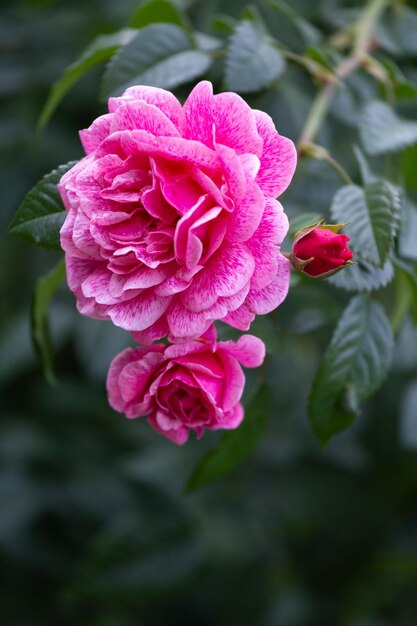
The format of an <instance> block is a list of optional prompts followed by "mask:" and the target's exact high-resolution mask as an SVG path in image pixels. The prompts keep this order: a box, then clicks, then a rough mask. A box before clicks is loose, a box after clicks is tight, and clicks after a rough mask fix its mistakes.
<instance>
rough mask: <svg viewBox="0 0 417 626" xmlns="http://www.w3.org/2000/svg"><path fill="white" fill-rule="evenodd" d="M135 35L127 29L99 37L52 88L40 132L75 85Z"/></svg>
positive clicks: (41, 116) (41, 117)
mask: <svg viewBox="0 0 417 626" xmlns="http://www.w3.org/2000/svg"><path fill="white" fill-rule="evenodd" d="M135 34H136V31H135V30H133V29H129V28H126V29H124V30H120V31H118V32H117V33H112V34H111V35H100V37H97V39H95V40H94V41H93V42H92V43H91V44H90V45H89V46H88V48H87V49H86V50H85V51H84V52H83V54H82V55H81V56H80V58H79V59H77V61H75V62H74V63H72V64H71V65H70V66H69V67H68V68H67V69H66V70H65V72H64V73H63V75H62V76H61V78H60V79H59V80H58V81H57V82H56V83H55V84H54V86H53V87H52V89H51V92H50V94H49V97H48V99H47V101H46V103H45V106H44V107H43V109H42V112H41V115H40V117H39V121H38V130H42V129H43V128H45V126H46V124H47V123H48V121H49V120H50V118H51V116H52V114H53V112H54V111H55V109H56V108H57V106H58V104H59V103H60V102H61V100H62V98H63V97H64V96H65V94H66V93H67V91H68V90H69V89H70V88H71V87H72V86H73V85H74V83H76V82H77V81H78V80H79V79H80V78H81V77H82V76H83V75H84V74H85V73H86V72H87V71H88V70H90V69H91V68H93V67H95V66H96V65H98V64H99V63H102V62H103V61H107V59H109V58H110V57H111V56H112V55H113V54H114V53H115V52H116V50H117V49H118V48H120V46H124V45H126V44H127V43H129V41H131V40H132V39H133V37H134V36H135Z"/></svg>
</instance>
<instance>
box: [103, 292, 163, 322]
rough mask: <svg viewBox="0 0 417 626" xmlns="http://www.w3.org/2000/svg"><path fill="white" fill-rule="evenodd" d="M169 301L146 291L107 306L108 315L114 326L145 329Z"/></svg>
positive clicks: (158, 315) (159, 314) (160, 313)
mask: <svg viewBox="0 0 417 626" xmlns="http://www.w3.org/2000/svg"><path fill="white" fill-rule="evenodd" d="M169 302H170V298H161V297H159V296H155V295H154V294H153V293H152V292H149V291H146V293H143V294H141V295H139V296H137V297H136V298H133V299H132V300H129V301H128V302H121V303H119V304H116V305H114V306H112V307H109V309H108V315H109V317H110V319H111V320H112V322H113V323H114V324H115V325H116V326H119V327H120V328H124V330H130V331H140V330H145V329H146V328H149V326H151V325H152V324H154V323H155V322H156V321H157V320H158V319H159V318H160V317H161V316H162V315H163V314H164V313H165V311H166V310H167V308H168V305H169Z"/></svg>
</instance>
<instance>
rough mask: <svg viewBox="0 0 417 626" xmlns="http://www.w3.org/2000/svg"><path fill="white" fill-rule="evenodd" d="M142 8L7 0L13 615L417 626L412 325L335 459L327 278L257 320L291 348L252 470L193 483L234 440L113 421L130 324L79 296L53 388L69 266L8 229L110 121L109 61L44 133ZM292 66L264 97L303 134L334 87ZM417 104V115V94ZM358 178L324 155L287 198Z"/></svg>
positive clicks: (1, 248)
mask: <svg viewBox="0 0 417 626" xmlns="http://www.w3.org/2000/svg"><path fill="white" fill-rule="evenodd" d="M137 4H138V2H137V1H136V0H118V1H117V2H114V1H113V0H88V2H87V1H86V0H84V1H83V0H71V1H70V0H25V1H23V0H14V1H12V0H10V1H8V0H2V4H1V19H0V53H1V54H0V105H1V116H0V163H1V166H0V177H1V183H0V189H1V192H0V194H1V211H0V224H1V235H0V236H1V244H0V285H1V294H2V295H1V298H0V414H1V422H0V468H1V469H0V510H1V512H0V562H1V567H0V624H1V625H2V626H9V625H12V624H13V626H49V625H51V626H52V625H53V626H61V625H62V626H66V625H68V626H75V625H76V626H139V625H145V626H148V625H152V626H159V625H160V626H162V625H166V624H170V625H171V626H176V625H178V626H180V625H181V626H188V625H190V626H195V625H196V624H199V625H200V626H223V625H224V626H226V625H227V626H235V625H236V626H414V625H415V624H417V454H416V451H417V348H416V346H417V331H416V329H415V328H413V327H412V325H411V323H406V324H405V326H404V328H403V330H402V331H401V336H400V340H399V344H398V346H397V351H396V356H395V364H394V369H393V372H392V374H391V376H390V379H389V381H388V382H387V383H386V384H385V385H384V387H383V388H382V390H381V391H380V392H379V393H378V394H377V396H376V397H375V398H374V399H373V400H372V401H371V402H369V403H368V404H367V406H366V408H365V411H364V412H363V414H362V416H361V418H360V420H359V421H358V422H357V424H355V425H354V427H352V428H350V429H349V430H348V431H347V432H346V433H345V434H344V435H341V436H339V437H337V438H336V439H335V440H334V441H333V442H332V443H331V444H330V446H329V447H328V448H327V449H326V450H325V451H322V450H320V449H319V447H318V445H317V443H316V441H315V439H314V437H313V434H312V432H311V429H310V426H309V424H308V420H307V414H306V398H307V393H308V390H309V386H310V384H311V380H312V377H313V375H314V372H315V369H316V367H317V364H318V362H319V358H320V355H321V354H322V353H323V350H324V348H325V346H326V344H327V342H328V340H329V338H330V335H331V330H332V327H333V325H334V323H335V322H336V320H337V318H338V316H339V315H340V313H341V311H342V309H343V305H344V304H345V303H346V301H347V299H348V298H347V297H345V295H344V294H343V293H340V292H336V291H335V290H334V289H332V288H331V287H328V288H326V289H325V290H324V291H323V288H322V286H320V288H318V287H317V285H316V284H314V283H313V281H310V282H307V281H306V282H305V283H302V284H301V285H299V286H297V288H296V289H294V290H293V291H292V292H291V294H290V296H289V297H288V299H287V301H286V302H285V303H284V304H283V305H282V306H281V307H280V308H279V310H277V311H276V312H275V313H274V314H273V315H271V316H269V318H268V319H267V320H266V321H265V320H264V321H262V322H261V323H260V327H259V332H260V334H262V336H263V337H264V338H265V339H266V340H267V341H268V345H269V347H270V348H271V349H272V350H273V354H271V355H270V356H269V358H268V362H267V382H268V385H269V386H270V389H271V393H272V394H273V408H272V410H271V412H270V416H269V423H268V430H267V433H266V436H265V437H264V439H263V441H262V442H261V444H260V445H259V447H258V449H257V451H256V453H255V454H254V455H253V456H252V457H251V458H250V459H249V460H248V461H247V462H245V463H244V464H243V465H242V466H240V467H239V468H238V469H237V470H235V471H234V472H233V473H232V474H230V475H229V476H226V477H224V478H222V479H221V480H219V481H218V482H216V483H214V484H212V485H211V486H208V487H206V488H202V489H201V490H199V491H195V492H192V493H186V492H184V485H185V484H186V482H187V479H188V477H189V475H190V473H191V472H192V469H193V468H194V467H195V465H196V463H197V462H198V460H199V459H200V458H201V456H202V455H203V453H204V452H205V451H206V450H208V449H209V448H212V447H213V446H214V445H215V443H216V441H217V440H218V435H216V434H213V433H208V434H206V436H205V438H204V439H203V441H202V442H195V441H191V442H190V443H189V444H187V446H185V447H183V448H177V447H176V446H174V445H173V444H172V443H170V442H169V441H166V440H163V439H162V438H160V437H159V436H158V435H157V434H156V433H154V432H153V431H152V430H151V429H150V428H149V427H148V426H147V425H146V424H145V423H144V422H141V421H140V420H137V421H134V422H129V421H127V420H125V419H124V418H123V417H122V416H120V415H118V414H116V413H114V412H113V411H112V410H111V409H110V408H109V407H108V406H107V402H106V396H105V385H104V381H105V375H106V372H107V368H108V365H109V362H110V360H111V359H112V358H113V356H114V355H115V354H116V353H117V352H118V351H119V350H121V349H122V348H123V347H124V346H125V345H127V342H128V341H129V338H127V337H126V333H123V332H122V331H119V330H118V329H116V328H114V327H113V326H112V325H111V324H107V323H103V322H96V321H92V320H89V319H85V318H81V316H79V315H78V314H77V313H76V310H75V302H74V300H73V297H72V296H71V294H69V292H68V291H67V290H66V289H65V288H63V289H61V290H60V292H59V294H58V295H57V297H56V298H55V299H54V303H53V305H52V307H51V311H50V319H51V325H52V334H53V343H54V350H55V360H56V371H57V375H58V379H59V384H58V386H56V387H55V388H51V387H50V386H48V385H47V383H46V382H45V381H44V379H43V377H42V374H41V372H40V369H39V366H38V364H37V362H36V358H35V356H34V353H33V350H32V345H31V340H30V332H29V317H30V300H31V293H32V290H33V288H34V285H35V283H36V280H37V278H39V276H40V275H41V274H42V273H44V272H46V271H47V270H48V269H49V268H51V267H52V266H53V265H54V263H55V262H56V260H57V258H58V255H57V254H55V253H52V252H45V251H42V250H38V249H35V248H32V247H30V246H29V245H27V244H25V243H24V242H21V241H19V240H17V239H15V238H10V237H8V236H7V234H6V229H7V225H8V223H9V222H10V220H11V218H12V216H13V214H14V212H15V211H16V209H17V206H18V205H19V202H20V201H21V200H22V198H23V196H24V195H25V193H26V192H27V191H28V189H29V188H30V187H31V186H32V185H33V184H34V183H35V182H36V181H37V180H38V179H39V178H40V177H41V176H42V175H43V174H44V173H45V172H48V171H50V170H51V169H53V168H54V167H55V166H56V165H57V164H59V163H64V162H66V161H68V160H70V159H74V158H79V157H80V156H81V154H82V153H81V147H80V144H79V141H78V136H77V131H78V129H79V128H83V127H85V126H87V125H88V124H89V123H90V122H91V120H92V119H93V118H94V117H96V116H97V115H98V114H100V113H102V112H104V105H103V104H99V102H98V97H97V91H98V85H99V77H100V73H101V70H100V69H98V70H93V71H92V72H90V73H89V74H88V75H87V76H86V77H85V78H83V79H82V80H81V81H80V83H79V84H78V85H77V86H76V87H75V88H74V89H73V90H72V91H71V92H70V93H69V95H68V96H67V97H66V99H65V101H64V103H63V104H62V105H61V106H60V107H59V110H58V112H57V114H56V115H55V116H54V118H53V120H52V121H51V123H50V125H49V126H48V127H47V129H46V131H45V132H44V134H43V135H42V136H40V137H36V135H35V125H36V121H37V117H38V115H39V113H40V110H41V108H42V105H43V103H44V101H45V99H46V96H47V94H48V91H49V88H50V86H51V84H52V83H53V81H54V80H56V79H57V77H58V76H59V75H60V74H61V72H62V71H63V69H64V68H65V67H66V66H67V65H68V64H69V63H70V62H71V61H73V60H74V59H75V58H76V57H77V56H78V55H79V54H80V52H81V51H82V49H83V48H84V47H85V46H86V45H87V44H88V43H89V42H90V41H91V39H92V38H93V36H95V35H96V34H99V33H103V32H111V31H113V30H116V29H118V28H121V27H123V25H124V24H126V21H127V18H128V16H129V14H130V13H131V12H132V11H133V10H134V9H135V8H136V6H137ZM359 4H360V3H359ZM182 5H183V6H184V7H185V8H186V9H187V11H188V15H189V17H190V19H191V20H192V22H193V23H194V25H195V26H196V27H198V28H199V29H200V30H203V31H205V32H212V33H214V34H215V31H213V30H211V23H212V19H213V15H214V14H215V13H222V14H227V15H230V16H239V15H240V14H241V12H242V10H243V8H244V2H242V1H239V0H226V1H223V0H222V1H221V2H220V0H217V1H216V0H205V1H204V2H200V1H198V2H183V3H182ZM292 6H294V7H295V8H297V10H298V11H299V12H300V13H301V14H302V15H303V16H304V17H305V18H306V19H308V20H311V21H312V22H313V23H314V24H315V26H317V27H318V28H320V29H321V30H323V32H324V33H331V32H332V31H334V29H335V27H336V26H337V23H338V19H339V16H340V15H342V13H343V11H348V10H349V7H350V5H349V3H346V2H338V1H337V0H321V1H317V2H315V3H312V2H308V1H307V0H298V1H297V2H294V3H292ZM268 24H269V27H270V28H271V30H272V31H273V33H274V34H275V36H277V37H278V38H282V39H283V40H285V38H286V37H287V39H288V37H289V38H291V36H292V37H293V39H294V42H295V44H294V45H295V47H296V43H297V41H298V39H297V37H296V35H294V33H293V34H291V32H290V29H289V28H287V26H286V25H285V23H284V22H281V20H280V19H276V20H275V22H274V21H273V20H270V21H268ZM415 37H416V38H417V31H416V32H415ZM285 43H287V44H289V45H291V40H290V41H289V42H288V41H285ZM411 57H412V55H411ZM405 71H406V72H407V76H408V77H409V78H410V79H414V78H415V77H416V76H417V60H416V59H415V58H414V59H413V58H406V59H405ZM290 72H292V75H291V81H290V80H289V79H287V78H284V79H283V80H282V83H281V84H278V85H277V87H276V89H275V90H274V91H272V92H271V91H268V92H267V93H260V94H258V95H256V96H253V97H251V98H249V99H248V101H249V102H250V104H251V105H253V106H256V107H257V108H262V109H264V110H267V111H268V112H269V113H270V114H271V115H272V116H273V117H274V119H275V121H276V123H277V127H278V129H279V130H280V131H281V132H283V133H284V134H286V135H288V136H290V137H292V138H293V139H296V138H297V136H298V134H299V132H300V129H301V126H302V123H303V121H304V119H305V116H306V113H307V111H308V109H309V106H310V105H311V99H312V95H313V94H314V92H315V87H314V86H313V85H312V84H311V81H310V79H309V78H308V77H306V76H305V75H303V74H302V71H301V70H299V69H298V68H291V70H290ZM213 80H214V82H216V75H215V72H214V75H213ZM367 85H368V83H367V82H366V81H365V80H364V79H361V78H360V77H355V78H354V79H352V84H351V91H349V92H342V95H341V96H340V98H339V101H338V103H337V106H336V107H334V110H333V112H332V113H331V115H330V119H329V123H328V124H327V126H326V127H325V128H324V129H323V134H324V137H325V139H327V140H328V141H331V143H332V148H333V150H334V151H335V154H337V156H338V158H339V159H340V160H341V161H342V162H344V163H345V164H346V163H347V164H349V163H352V153H351V151H350V150H348V141H349V139H348V138H349V137H350V134H351V133H354V130H352V128H351V127H350V126H349V124H348V125H347V126H346V123H347V120H349V115H351V116H352V111H354V100H355V97H356V96H357V94H360V95H361V97H362V98H364V97H365V96H364V94H366V89H367V88H369V87H367ZM216 87H217V88H220V87H221V84H220V83H217V84H216ZM186 91H187V90H186V89H184V90H183V92H184V93H186ZM346 94H347V95H346ZM352 94H353V95H352ZM407 106H408V107H409V108H410V107H411V108H412V107H414V110H415V107H416V106H417V102H416V100H415V99H414V100H412V101H410V102H409V103H408V105H407ZM349 107H351V108H349ZM342 123H343V124H344V125H343V126H342ZM341 129H342V130H341ZM415 162H417V159H416V161H415ZM338 185H339V181H338V179H337V177H336V175H335V174H334V173H333V172H332V171H330V170H328V169H326V167H325V166H323V165H322V164H320V163H317V162H312V163H311V162H306V163H302V164H301V165H300V167H299V170H298V173H297V175H296V177H295V179H294V182H293V185H292V188H291V190H290V191H289V192H287V194H286V196H285V197H284V199H283V202H284V204H285V207H286V209H287V211H288V213H289V215H290V216H291V217H293V216H295V215H296V214H297V213H300V212H302V211H314V212H317V211H318V212H322V213H325V212H326V210H327V208H328V206H329V203H330V200H331V197H332V194H333V192H334V190H335V189H336V188H337V187H338ZM416 245H417V244H416ZM253 330H254V332H257V327H256V326H255V328H254V329H253ZM248 388H249V394H250V389H251V385H250V384H249V386H248Z"/></svg>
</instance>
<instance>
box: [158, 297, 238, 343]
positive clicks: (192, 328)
mask: <svg viewBox="0 0 417 626" xmlns="http://www.w3.org/2000/svg"><path fill="white" fill-rule="evenodd" d="M226 313H227V309H226V307H224V306H222V305H220V304H218V303H216V304H214V305H213V306H211V307H210V308H209V309H207V310H205V311H202V312H200V313H193V312H191V311H188V310H187V309H185V308H184V307H183V306H182V305H181V304H180V302H178V301H176V302H175V304H173V305H172V306H171V307H170V308H169V310H168V311H167V314H166V315H167V321H168V324H169V327H170V331H171V332H170V340H172V338H173V337H175V338H177V339H180V338H188V337H200V336H201V335H202V334H203V333H204V332H205V331H206V330H207V328H208V327H209V326H210V325H211V324H212V323H213V321H214V320H216V319H220V318H222V317H224V316H225V315H226Z"/></svg>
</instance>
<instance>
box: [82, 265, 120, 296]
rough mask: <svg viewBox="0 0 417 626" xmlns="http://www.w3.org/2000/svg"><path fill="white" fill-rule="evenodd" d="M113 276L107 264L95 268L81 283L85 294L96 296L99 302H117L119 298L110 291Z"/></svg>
mask: <svg viewBox="0 0 417 626" xmlns="http://www.w3.org/2000/svg"><path fill="white" fill-rule="evenodd" d="M111 277H112V274H111V272H110V271H109V270H108V269H107V268H106V267H105V266H104V267H103V266H101V267H99V268H98V269H96V270H94V272H92V273H91V274H89V275H88V276H87V278H86V279H85V280H84V281H83V282H82V284H81V290H82V293H83V295H84V296H85V297H86V298H94V300H95V301H96V302H98V303H99V304H116V303H117V302H118V300H117V298H113V297H112V296H111V295H110V291H109V283H110V279H111Z"/></svg>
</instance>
